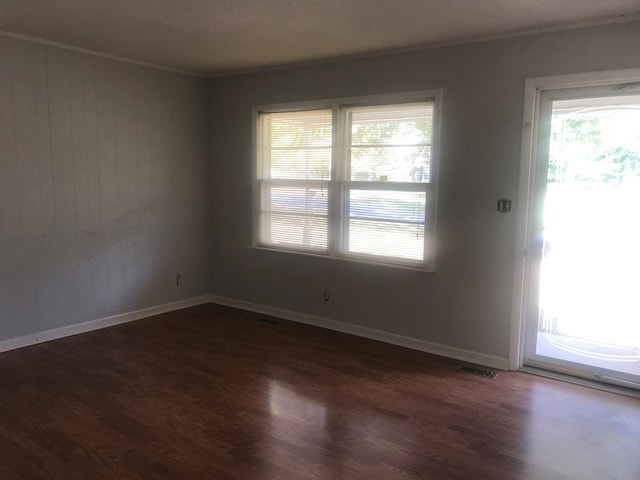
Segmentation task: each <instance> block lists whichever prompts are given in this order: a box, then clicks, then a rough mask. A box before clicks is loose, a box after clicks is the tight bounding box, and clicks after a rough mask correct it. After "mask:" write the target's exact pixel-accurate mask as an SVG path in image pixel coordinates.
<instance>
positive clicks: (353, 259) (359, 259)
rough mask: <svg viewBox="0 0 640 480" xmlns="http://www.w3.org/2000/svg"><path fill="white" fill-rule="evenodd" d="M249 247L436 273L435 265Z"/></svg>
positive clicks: (255, 248) (256, 247)
mask: <svg viewBox="0 0 640 480" xmlns="http://www.w3.org/2000/svg"><path fill="white" fill-rule="evenodd" d="M249 248H250V249H251V250H257V251H262V252H271V253H278V254H286V255H300V256H304V257H312V258H324V259H327V260H335V261H338V262H346V263H359V264H364V265H372V266H376V267H383V268H395V269H400V270H410V271H412V272H418V273H435V271H436V270H435V268H434V267H433V266H426V267H422V266H415V265H401V264H398V263H391V262H385V261H375V260H369V259H367V258H358V257H347V256H331V255H328V254H323V253H313V252H306V251H301V250H288V249H285V248H271V247H265V246H260V245H250V246H249Z"/></svg>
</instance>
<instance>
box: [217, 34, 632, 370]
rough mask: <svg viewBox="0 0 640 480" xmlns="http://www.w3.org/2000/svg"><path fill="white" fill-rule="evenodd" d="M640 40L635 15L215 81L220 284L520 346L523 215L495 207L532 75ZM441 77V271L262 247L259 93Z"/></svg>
mask: <svg viewBox="0 0 640 480" xmlns="http://www.w3.org/2000/svg"><path fill="white" fill-rule="evenodd" d="M639 45H640V23H625V24H618V25H610V26H605V27H596V28H588V29H580V30H570V31H564V32H556V33H550V34H541V35H535V36H527V37H520V38H512V39H506V40H499V41H491V42H484V43H477V44H470V45H465V46H456V47H448V48H439V49H432V50H425V51H421V52H415V53H406V54H399V55H389V56H382V57H377V58H373V59H367V60H359V61H349V62H338V63H333V64H327V65H320V66H310V67H304V68H295V69H288V70H280V71H271V72H264V73H257V74H251V75H242V76H234V77H227V78H219V79H215V80H212V81H211V95H212V105H211V107H212V120H211V121H212V125H211V128H212V130H211V132H212V149H213V159H212V162H213V184H212V187H213V190H212V201H213V223H214V224H215V225H216V226H217V232H218V233H217V234H216V235H215V236H214V239H213V240H214V244H213V262H214V263H213V265H214V269H213V291H212V293H213V294H216V295H220V296H225V297H230V298H233V299H238V300H244V301H249V302H255V303H258V304H264V305H269V306H274V307H279V308H285V309H289V310H293V311H297V312H301V313H306V314H311V315H318V316H323V317H327V318H330V319H334V320H339V321H343V322H350V323H353V324H357V325H362V326H367V327H372V328H377V329H381V330H385V331H388V332H393V333H397V334H401V335H406V336H410V337H415V338H418V339H423V340H427V341H431V342H436V343H441V344H444V345H448V346H452V347H458V348H463V349H468V350H472V351H476V352H480V353H484V354H488V355H494V356H498V357H502V358H507V357H508V354H509V351H508V350H509V332H510V321H511V308H512V296H513V290H514V282H513V280H514V279H513V266H514V265H513V262H514V251H515V234H516V215H515V213H510V214H500V213H497V212H496V208H495V206H496V200H497V199H498V198H501V197H507V198H511V199H513V200H514V201H515V200H516V199H517V198H518V179H519V163H520V140H521V122H522V107H523V92H524V81H525V78H526V77H531V76H543V75H552V74H563V73H576V72H585V71H594V70H606V69H618V68H629V67H640V50H639V49H638V46H639ZM431 88H442V89H443V91H444V102H443V119H442V121H443V124H442V156H441V176H440V181H439V189H440V191H439V204H438V248H437V259H436V261H437V271H436V272H435V273H432V274H429V273H421V272H415V271H409V270H401V269H395V268H390V267H385V266H371V265H364V264H357V263H347V262H342V261H337V260H331V259H322V258H312V257H305V256H300V255H292V254H284V253H274V252H267V251H260V250H253V249H250V248H249V245H250V242H251V202H250V199H251V178H252V168H251V113H250V112H251V106H252V105H254V104H266V103H276V102H289V101H297V100H311V99H321V98H331V97H343V96H353V95H364V94H376V93H385V92H398V91H410V90H421V89H431ZM514 207H515V208H517V205H516V204H515V202H514ZM323 290H330V291H331V301H330V302H328V303H324V302H323V301H322V291H323Z"/></svg>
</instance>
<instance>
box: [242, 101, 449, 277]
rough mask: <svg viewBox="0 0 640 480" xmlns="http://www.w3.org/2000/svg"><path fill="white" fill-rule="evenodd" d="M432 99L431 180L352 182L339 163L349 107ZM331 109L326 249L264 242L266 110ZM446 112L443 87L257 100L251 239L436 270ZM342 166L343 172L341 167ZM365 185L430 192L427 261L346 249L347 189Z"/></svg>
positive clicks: (276, 248) (254, 242)
mask: <svg viewBox="0 0 640 480" xmlns="http://www.w3.org/2000/svg"><path fill="white" fill-rule="evenodd" d="M422 101H430V102H433V130H432V142H431V160H430V162H431V163H430V166H431V171H430V177H429V182H426V183H409V182H407V183H406V184H405V183H402V182H383V181H353V180H350V179H348V178H347V176H346V172H345V171H344V169H345V168H346V166H347V162H346V161H341V162H338V156H344V150H345V148H346V139H345V138H343V136H344V133H345V128H344V125H345V121H346V115H347V109H348V108H352V107H365V106H384V105H394V104H402V103H411V102H422ZM329 108H330V109H331V110H332V131H333V136H332V145H333V147H332V157H331V163H332V168H331V178H330V179H329V181H328V192H329V193H328V225H327V228H328V245H327V251H326V252H324V251H322V252H318V251H314V250H312V249H305V248H295V247H283V246H278V245H272V244H262V243H260V187H261V179H260V174H259V172H260V169H261V165H260V162H259V159H260V152H259V151H258V150H259V148H261V145H260V142H259V139H258V135H259V122H260V115H261V114H264V113H284V112H294V111H304V110H321V109H329ZM441 115H442V90H440V89H437V90H421V91H413V92H403V93H393V94H382V95H368V96H360V97H344V98H335V99H324V100H315V101H303V102H291V103H278V104H266V105H255V106H254V107H253V108H252V122H251V123H252V129H253V130H252V143H253V145H252V147H253V148H252V159H253V163H252V178H253V182H252V220H253V221H252V242H251V246H252V247H253V248H256V249H261V250H269V251H278V252H289V253H298V254H304V255H313V256H319V257H326V258H332V259H339V260H347V261H356V262H364V263H372V264H377V265H390V266H395V267H404V268H410V269H413V270H421V271H427V272H432V271H434V270H435V258H434V257H435V250H436V248H435V246H436V211H437V196H438V195H437V185H438V172H439V158H440V125H441ZM339 169H342V170H343V171H339ZM353 187H357V188H362V189H372V190H394V191H407V192H425V193H426V195H427V199H426V211H425V215H426V219H427V220H426V221H425V230H424V242H425V246H424V255H423V260H410V259H402V258H397V257H384V256H375V255H367V254H357V253H350V252H345V251H344V249H343V248H342V245H340V242H342V241H343V239H344V235H343V232H342V229H343V225H342V222H343V215H342V212H341V208H342V207H343V205H344V194H345V191H346V189H348V188H353Z"/></svg>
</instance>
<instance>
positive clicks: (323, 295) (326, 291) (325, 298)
mask: <svg viewBox="0 0 640 480" xmlns="http://www.w3.org/2000/svg"><path fill="white" fill-rule="evenodd" d="M322 300H324V301H325V302H328V301H329V291H328V290H325V291H324V292H322Z"/></svg>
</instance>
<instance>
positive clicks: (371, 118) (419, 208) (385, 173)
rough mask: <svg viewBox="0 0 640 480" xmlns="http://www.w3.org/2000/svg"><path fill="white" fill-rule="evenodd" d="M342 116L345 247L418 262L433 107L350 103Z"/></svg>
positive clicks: (421, 253)
mask: <svg viewBox="0 0 640 480" xmlns="http://www.w3.org/2000/svg"><path fill="white" fill-rule="evenodd" d="M346 119H347V122H346V123H347V129H348V132H347V134H348V136H347V138H348V141H347V146H346V152H347V155H346V157H347V158H346V162H347V164H348V166H349V172H350V173H349V180H350V181H349V182H346V183H345V187H344V190H345V191H344V198H345V209H344V218H343V224H344V228H343V232H344V234H343V235H344V238H343V242H342V243H343V245H344V246H345V247H344V249H345V251H346V252H348V253H358V254H365V255H375V256H383V257H390V258H396V259H407V260H418V261H422V260H423V259H424V248H425V221H426V215H427V211H428V208H427V206H428V204H427V201H428V198H427V191H428V185H427V184H428V182H429V181H430V179H431V138H432V131H433V125H432V124H433V105H432V104H431V103H427V102H419V103H411V104H400V105H385V106H372V107H355V108H349V109H347V110H346Z"/></svg>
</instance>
